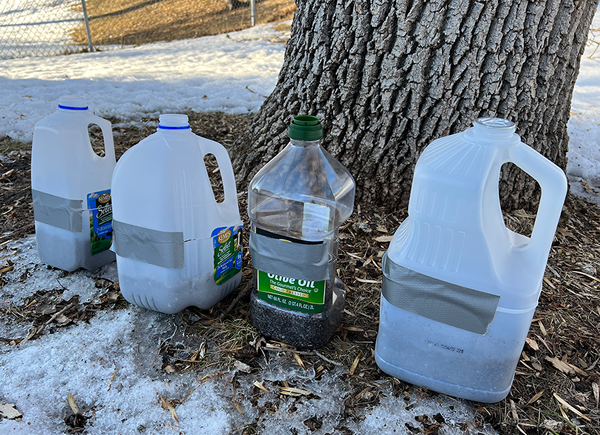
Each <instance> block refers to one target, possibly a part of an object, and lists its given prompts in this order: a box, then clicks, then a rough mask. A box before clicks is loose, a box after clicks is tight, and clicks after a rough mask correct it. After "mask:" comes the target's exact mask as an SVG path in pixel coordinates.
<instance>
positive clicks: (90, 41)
mask: <svg viewBox="0 0 600 435" xmlns="http://www.w3.org/2000/svg"><path fill="white" fill-rule="evenodd" d="M81 6H83V19H84V20H85V31H86V32H87V38H88V45H89V46H90V53H93V52H94V44H93V43H92V32H90V21H89V19H88V14H87V9H86V7H85V0H81Z"/></svg>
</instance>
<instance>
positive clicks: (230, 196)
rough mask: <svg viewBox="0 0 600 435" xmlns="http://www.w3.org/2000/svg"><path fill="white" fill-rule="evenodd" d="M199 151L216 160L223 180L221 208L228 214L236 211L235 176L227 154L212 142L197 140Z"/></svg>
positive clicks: (222, 148)
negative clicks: (223, 196) (212, 156)
mask: <svg viewBox="0 0 600 435" xmlns="http://www.w3.org/2000/svg"><path fill="white" fill-rule="evenodd" d="M198 142H199V144H200V149H201V150H202V154H203V156H205V155H207V154H212V155H214V156H215V158H216V159H217V164H218V165H219V169H220V173H221V179H222V180H223V191H224V193H225V199H224V200H223V203H222V204H219V205H220V206H221V207H225V208H226V209H228V210H229V212H231V213H232V212H233V211H235V212H236V214H237V213H239V211H238V202H237V194H236V187H235V176H234V175H233V167H232V166H231V160H230V159H229V154H228V153H227V150H226V149H225V147H223V145H221V144H219V143H217V142H213V141H211V140H207V139H203V138H199V139H198Z"/></svg>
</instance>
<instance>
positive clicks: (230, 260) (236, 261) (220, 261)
mask: <svg viewBox="0 0 600 435" xmlns="http://www.w3.org/2000/svg"><path fill="white" fill-rule="evenodd" d="M212 239H213V250H214V255H213V257H214V265H215V268H214V271H215V283H216V284H223V283H224V282H226V281H227V280H228V279H229V278H232V277H233V276H235V275H236V274H237V273H239V272H240V271H241V270H242V226H241V225H239V226H235V227H220V228H216V229H215V230H214V231H213V232H212Z"/></svg>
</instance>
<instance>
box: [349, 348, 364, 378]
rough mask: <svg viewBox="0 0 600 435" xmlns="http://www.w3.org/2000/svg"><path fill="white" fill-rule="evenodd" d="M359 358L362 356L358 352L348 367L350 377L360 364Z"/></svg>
mask: <svg viewBox="0 0 600 435" xmlns="http://www.w3.org/2000/svg"><path fill="white" fill-rule="evenodd" d="M361 356H362V352H358V355H356V358H355V359H354V362H353V363H352V365H351V366H350V374H351V375H353V374H354V372H355V371H356V368H357V367H358V363H359V362H360V357H361Z"/></svg>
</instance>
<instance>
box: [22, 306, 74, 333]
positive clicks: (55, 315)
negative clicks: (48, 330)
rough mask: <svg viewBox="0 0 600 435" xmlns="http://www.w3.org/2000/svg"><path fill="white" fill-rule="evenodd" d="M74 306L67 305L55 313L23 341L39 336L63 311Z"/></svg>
mask: <svg viewBox="0 0 600 435" xmlns="http://www.w3.org/2000/svg"><path fill="white" fill-rule="evenodd" d="M74 305H75V304H74V303H73V302H71V303H70V304H69V305H67V306H66V307H64V308H63V309H62V310H60V311H59V312H58V313H55V314H54V315H53V316H52V317H50V320H48V321H47V322H46V323H44V324H43V325H42V326H40V327H39V328H38V329H36V330H34V331H33V332H32V333H31V334H29V335H28V336H27V337H26V338H25V339H24V340H23V341H28V340H31V339H32V338H33V337H34V336H35V335H36V334H39V333H40V332H42V331H43V330H44V328H45V327H46V326H48V325H49V324H50V323H52V322H53V321H54V320H55V319H56V318H57V317H58V316H60V315H61V314H62V313H64V312H65V311H67V310H69V309H71V308H73V306H74Z"/></svg>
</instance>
